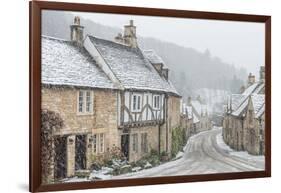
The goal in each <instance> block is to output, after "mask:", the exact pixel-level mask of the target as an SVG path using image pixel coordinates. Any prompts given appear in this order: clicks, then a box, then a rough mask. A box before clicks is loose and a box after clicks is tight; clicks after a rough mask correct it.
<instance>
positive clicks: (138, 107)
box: [132, 94, 142, 112]
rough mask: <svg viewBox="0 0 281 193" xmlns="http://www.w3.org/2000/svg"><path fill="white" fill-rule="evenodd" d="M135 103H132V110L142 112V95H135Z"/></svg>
mask: <svg viewBox="0 0 281 193" xmlns="http://www.w3.org/2000/svg"><path fill="white" fill-rule="evenodd" d="M132 98H133V99H132V100H133V101H132V110H133V111H135V112H136V111H140V110H141V108H142V106H141V95H137V94H134V95H133V97H132Z"/></svg>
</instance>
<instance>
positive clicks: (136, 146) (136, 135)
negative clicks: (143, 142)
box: [133, 133, 138, 152]
mask: <svg viewBox="0 0 281 193" xmlns="http://www.w3.org/2000/svg"><path fill="white" fill-rule="evenodd" d="M133 151H134V152H138V134H137V133H135V134H133Z"/></svg>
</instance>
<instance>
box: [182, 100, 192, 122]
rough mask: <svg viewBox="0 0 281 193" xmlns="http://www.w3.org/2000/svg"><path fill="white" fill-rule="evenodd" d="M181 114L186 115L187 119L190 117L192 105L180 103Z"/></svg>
mask: <svg viewBox="0 0 281 193" xmlns="http://www.w3.org/2000/svg"><path fill="white" fill-rule="evenodd" d="M181 113H182V114H183V115H186V116H187V117H188V119H191V118H192V107H191V106H188V105H187V104H185V103H183V104H182V112H181Z"/></svg>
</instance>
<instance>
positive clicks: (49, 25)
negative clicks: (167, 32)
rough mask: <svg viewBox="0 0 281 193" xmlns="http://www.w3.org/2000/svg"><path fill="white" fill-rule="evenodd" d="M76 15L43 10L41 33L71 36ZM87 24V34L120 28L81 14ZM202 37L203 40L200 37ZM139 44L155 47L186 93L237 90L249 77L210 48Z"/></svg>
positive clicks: (146, 41)
mask: <svg viewBox="0 0 281 193" xmlns="http://www.w3.org/2000/svg"><path fill="white" fill-rule="evenodd" d="M72 21H73V15H72V14H71V13H67V12H59V11H52V12H48V14H46V12H45V14H43V17H42V33H43V34H44V35H48V36H54V37H57V38H63V39H69V37H70V27H69V26H70V24H71V23H72ZM81 24H82V25H83V26H85V32H84V33H85V34H92V35H94V36H97V37H101V38H105V39H109V40H113V39H114V37H115V36H116V35H117V33H120V32H122V26H120V28H113V27H109V26H104V25H100V24H98V23H95V22H92V21H90V20H87V19H86V20H85V19H83V18H81ZM198 41H200V40H198ZM138 42H139V46H140V47H141V48H143V49H154V50H155V51H156V52H157V53H158V54H159V55H160V56H161V57H162V58H163V60H164V61H165V63H166V65H167V66H168V67H169V69H170V79H171V81H172V82H173V83H174V85H175V87H176V88H177V90H178V91H179V92H180V93H181V94H182V95H183V97H184V98H187V96H195V95H196V94H197V93H196V92H194V91H195V90H197V89H200V88H210V89H221V90H228V91H232V92H238V90H239V88H240V87H241V85H242V84H243V81H242V80H245V79H246V70H245V69H237V68H235V67H234V66H233V65H230V64H227V63H224V62H222V61H221V60H220V59H219V58H218V57H213V56H212V55H211V52H210V51H209V50H206V51H205V52H204V53H202V52H198V51H197V50H195V49H193V48H186V47H182V46H179V45H176V44H174V43H169V42H164V41H161V40H158V39H154V38H143V37H138Z"/></svg>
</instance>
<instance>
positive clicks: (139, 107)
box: [138, 96, 141, 110]
mask: <svg viewBox="0 0 281 193" xmlns="http://www.w3.org/2000/svg"><path fill="white" fill-rule="evenodd" d="M140 109H141V106H140V96H138V110H140Z"/></svg>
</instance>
